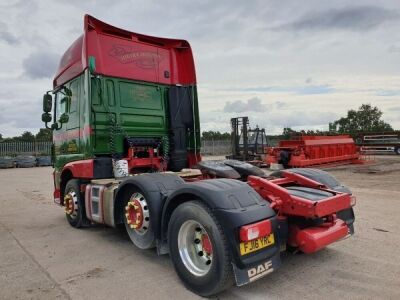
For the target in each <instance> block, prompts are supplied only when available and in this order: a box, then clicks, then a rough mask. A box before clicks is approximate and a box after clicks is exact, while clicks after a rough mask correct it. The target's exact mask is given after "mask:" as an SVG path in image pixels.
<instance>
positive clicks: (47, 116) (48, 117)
mask: <svg viewBox="0 0 400 300" xmlns="http://www.w3.org/2000/svg"><path fill="white" fill-rule="evenodd" d="M51 119H52V118H51V114H49V113H48V112H45V113H43V114H42V121H43V122H45V123H49V122H51Z"/></svg>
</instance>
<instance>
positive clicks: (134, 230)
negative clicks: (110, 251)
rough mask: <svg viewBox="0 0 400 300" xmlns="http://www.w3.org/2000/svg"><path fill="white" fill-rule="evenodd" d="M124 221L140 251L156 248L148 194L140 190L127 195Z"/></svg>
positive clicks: (131, 191)
mask: <svg viewBox="0 0 400 300" xmlns="http://www.w3.org/2000/svg"><path fill="white" fill-rule="evenodd" d="M125 197H126V198H125V201H124V207H123V213H124V216H123V220H124V224H125V229H126V232H127V233H128V235H129V238H130V239H131V241H132V242H133V243H134V244H135V246H137V247H138V248H140V249H151V248H154V247H155V234H154V231H153V228H152V226H151V223H150V218H151V217H152V216H151V214H150V208H149V206H148V203H147V200H146V199H147V197H146V193H144V192H142V191H141V190H139V189H134V190H130V191H129V192H127V193H126V195H125Z"/></svg>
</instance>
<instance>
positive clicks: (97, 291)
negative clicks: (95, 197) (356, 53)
mask: <svg viewBox="0 0 400 300" xmlns="http://www.w3.org/2000/svg"><path fill="white" fill-rule="evenodd" d="M377 159H378V162H377V164H370V165H361V166H347V167H340V168H332V169H330V170H329V171H330V172H331V173H332V174H333V175H334V176H336V177H337V178H338V179H339V180H340V181H341V182H342V183H344V184H345V185H347V186H348V187H350V188H351V189H352V191H353V193H354V195H356V197H357V205H356V207H355V214H356V223H355V235H354V236H353V237H351V238H349V239H346V240H343V241H340V242H338V243H336V244H334V245H331V246H329V247H328V248H327V249H324V250H322V251H320V252H318V253H315V254H312V255H305V254H286V253H285V254H283V263H282V267H281V268H280V269H278V270H276V271H275V272H274V273H272V274H270V275H268V276H267V277H264V278H262V279H260V280H258V281H256V282H254V283H252V284H249V285H246V286H243V287H240V288H239V287H232V288H231V289H229V290H228V291H227V292H225V293H223V294H221V295H219V296H218V298H220V299H282V298H285V299H317V298H319V299H321V298H323V299H337V298H345V299H400V250H399V249H400V221H399V216H400V157H399V156H397V157H396V156H385V157H382V158H379V157H377ZM51 173H52V168H49V167H44V168H30V169H2V170H0V186H1V194H0V207H1V210H0V299H128V298H130V299H175V300H178V299H199V297H198V296H196V295H194V294H193V293H191V292H190V291H188V290H186V289H185V287H184V286H183V285H182V283H181V282H180V280H179V278H178V277H177V275H176V274H175V271H174V269H173V266H172V263H171V262H170V260H169V257H168V255H165V256H157V254H156V252H155V251H142V250H139V249H137V248H135V247H134V245H133V244H132V243H131V242H130V240H129V238H128V237H127V235H126V234H125V233H124V231H122V230H119V229H112V228H108V227H105V226H99V225H97V226H92V227H90V228H86V229H74V228H72V227H71V226H70V225H69V224H68V223H67V221H66V219H65V215H64V212H63V209H62V208H60V207H58V206H57V205H55V204H53V199H52V191H53V182H52V175H51Z"/></svg>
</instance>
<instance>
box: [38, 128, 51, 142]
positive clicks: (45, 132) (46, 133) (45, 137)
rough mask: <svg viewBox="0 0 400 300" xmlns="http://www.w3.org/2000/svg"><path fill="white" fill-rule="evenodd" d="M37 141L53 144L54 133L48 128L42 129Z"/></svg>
mask: <svg viewBox="0 0 400 300" xmlns="http://www.w3.org/2000/svg"><path fill="white" fill-rule="evenodd" d="M36 140H37V141H41V142H51V141H52V140H53V131H52V130H51V129H47V128H40V130H39V132H38V133H37V134H36Z"/></svg>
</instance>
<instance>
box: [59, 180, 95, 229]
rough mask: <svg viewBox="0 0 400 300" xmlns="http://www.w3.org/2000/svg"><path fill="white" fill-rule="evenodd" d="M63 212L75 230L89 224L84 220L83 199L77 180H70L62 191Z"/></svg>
mask: <svg viewBox="0 0 400 300" xmlns="http://www.w3.org/2000/svg"><path fill="white" fill-rule="evenodd" d="M64 210H65V215H66V216H67V220H68V223H69V224H70V225H71V226H72V227H75V228H80V227H83V226H87V225H89V224H90V222H89V220H88V219H87V218H86V212H85V207H84V199H83V196H82V193H81V191H80V184H79V180H78V179H71V180H69V181H68V182H67V185H66V186H65V190H64Z"/></svg>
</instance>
